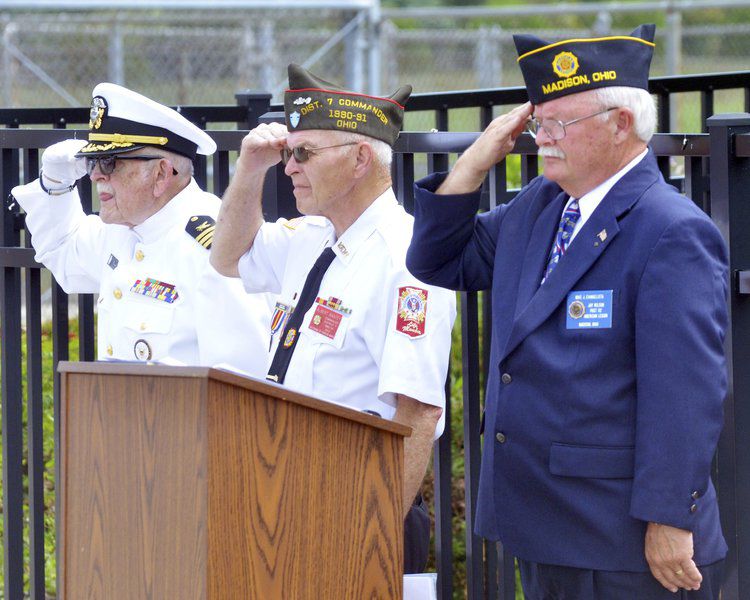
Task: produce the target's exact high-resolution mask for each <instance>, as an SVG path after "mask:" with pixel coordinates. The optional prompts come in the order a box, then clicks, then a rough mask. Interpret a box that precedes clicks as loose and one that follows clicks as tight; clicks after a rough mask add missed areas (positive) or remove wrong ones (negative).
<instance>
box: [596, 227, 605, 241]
mask: <svg viewBox="0 0 750 600" xmlns="http://www.w3.org/2000/svg"><path fill="white" fill-rule="evenodd" d="M596 237H598V238H599V239H600V240H601V241H602V242H603V241H604V240H606V239H607V230H606V229H602V230H601V231H600V232H599V233H597V234H596Z"/></svg>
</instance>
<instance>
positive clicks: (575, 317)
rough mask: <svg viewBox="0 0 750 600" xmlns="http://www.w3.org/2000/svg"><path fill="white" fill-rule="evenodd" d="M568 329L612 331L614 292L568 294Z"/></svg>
mask: <svg viewBox="0 0 750 600" xmlns="http://www.w3.org/2000/svg"><path fill="white" fill-rule="evenodd" d="M566 306H567V313H568V314H567V320H566V324H565V327H566V328H567V329H611V328H612V290H582V291H575V292H570V293H569V294H568V300H567V302H566Z"/></svg>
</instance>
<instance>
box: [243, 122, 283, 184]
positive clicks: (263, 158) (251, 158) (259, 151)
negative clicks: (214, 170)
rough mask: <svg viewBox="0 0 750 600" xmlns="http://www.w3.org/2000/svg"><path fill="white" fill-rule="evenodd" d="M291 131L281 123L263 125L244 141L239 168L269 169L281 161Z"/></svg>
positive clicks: (249, 134) (250, 169)
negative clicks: (282, 151)
mask: <svg viewBox="0 0 750 600" xmlns="http://www.w3.org/2000/svg"><path fill="white" fill-rule="evenodd" d="M288 135H289V131H287V128H286V126H285V125H282V124H281V123H261V124H260V125H258V126H257V127H256V128H255V129H253V130H252V131H251V132H250V133H248V134H247V135H246V136H245V137H244V138H243V140H242V146H241V148H240V156H239V158H238V159H237V167H238V168H241V169H243V170H248V171H255V170H262V171H263V172H264V173H265V171H266V170H267V169H269V168H270V167H272V166H273V165H275V164H276V163H278V162H280V161H281V154H280V152H281V150H282V149H283V148H284V146H286V138H287V136H288Z"/></svg>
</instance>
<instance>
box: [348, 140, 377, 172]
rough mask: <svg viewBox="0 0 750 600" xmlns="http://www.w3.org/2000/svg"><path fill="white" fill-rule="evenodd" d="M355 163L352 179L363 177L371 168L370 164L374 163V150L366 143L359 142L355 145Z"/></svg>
mask: <svg viewBox="0 0 750 600" xmlns="http://www.w3.org/2000/svg"><path fill="white" fill-rule="evenodd" d="M355 158H356V163H355V165H354V173H353V175H354V177H356V178H358V179H359V178H362V177H364V176H365V175H366V174H367V173H368V172H369V170H370V168H371V167H372V163H373V162H375V150H373V148H372V146H371V145H370V144H368V143H367V142H359V143H358V144H357V155H356V157H355Z"/></svg>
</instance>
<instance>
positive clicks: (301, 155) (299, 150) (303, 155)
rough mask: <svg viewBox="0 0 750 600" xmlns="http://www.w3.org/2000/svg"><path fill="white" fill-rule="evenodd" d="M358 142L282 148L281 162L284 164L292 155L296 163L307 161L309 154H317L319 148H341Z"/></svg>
mask: <svg viewBox="0 0 750 600" xmlns="http://www.w3.org/2000/svg"><path fill="white" fill-rule="evenodd" d="M358 143H359V142H346V143H345V144H334V145H333V146H321V147H320V148H307V147H306V146H297V147H296V148H284V149H282V150H281V164H282V165H286V163H288V162H289V160H290V159H291V158H292V156H294V160H296V161H297V162H298V163H303V162H307V161H308V160H310V157H311V156H314V155H315V154H317V153H318V152H319V151H320V150H328V149H329V148H341V147H342V146H354V145H356V144H358Z"/></svg>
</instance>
